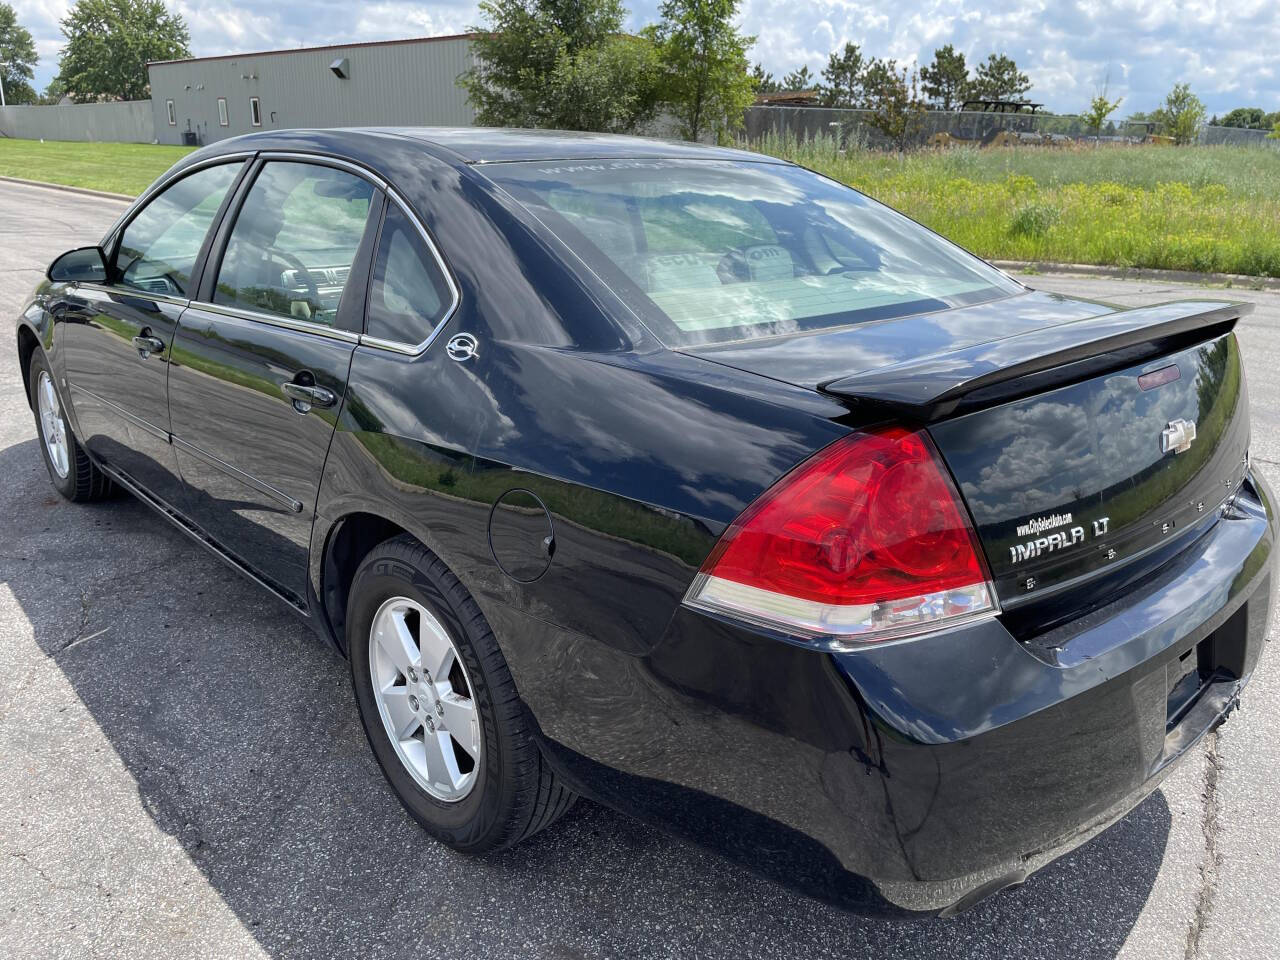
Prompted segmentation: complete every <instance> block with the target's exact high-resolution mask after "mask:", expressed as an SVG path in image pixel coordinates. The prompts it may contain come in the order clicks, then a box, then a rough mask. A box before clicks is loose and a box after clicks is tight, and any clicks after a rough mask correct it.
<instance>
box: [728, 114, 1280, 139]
mask: <svg viewBox="0 0 1280 960" xmlns="http://www.w3.org/2000/svg"><path fill="white" fill-rule="evenodd" d="M912 126H913V129H911V130H910V132H909V135H908V136H906V137H905V138H904V139H905V143H904V144H903V145H904V146H911V147H920V146H929V145H932V146H949V145H953V144H974V145H978V146H992V145H1000V144H1020V143H1022V144H1040V145H1054V144H1066V143H1070V142H1072V141H1076V140H1101V141H1109V142H1118V143H1143V142H1146V141H1150V140H1152V139H1153V136H1154V138H1155V140H1156V142H1163V143H1168V142H1169V140H1168V138H1167V137H1160V136H1158V134H1157V131H1156V130H1155V129H1154V125H1153V124H1149V123H1130V122H1128V121H1123V120H1121V121H1112V122H1108V123H1106V124H1104V125H1103V127H1102V130H1101V132H1100V133H1098V132H1095V131H1094V130H1093V128H1092V127H1090V126H1089V125H1088V124H1086V123H1085V121H1084V120H1083V119H1082V118H1080V117H1072V116H1061V115H1056V114H1040V113H1000V112H984V111H948V110H928V111H926V112H925V113H923V114H921V115H920V116H919V117H918V122H916V123H914V124H913V125H912ZM745 133H746V139H747V140H748V141H756V140H760V139H762V138H764V137H766V136H777V137H783V138H790V139H796V140H812V139H814V138H815V137H820V136H821V137H832V138H838V139H839V141H840V143H841V145H843V146H850V145H862V146H867V147H873V148H889V147H895V146H898V144H897V143H895V142H894V141H893V140H892V139H891V138H889V137H888V136H886V135H885V134H884V132H883V131H881V130H880V128H879V127H877V126H876V124H875V123H874V122H873V115H872V112H871V111H870V110H845V109H836V108H831V107H783V106H760V107H749V108H748V109H747V114H746V131H745ZM1198 142H1199V143H1204V144H1235V145H1248V146H1268V147H1280V140H1268V139H1266V133H1265V132H1263V131H1261V130H1241V129H1237V128H1234V127H1209V126H1206V127H1204V128H1202V129H1201V132H1200V137H1199V140H1198Z"/></svg>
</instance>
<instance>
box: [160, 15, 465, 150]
mask: <svg viewBox="0 0 1280 960" xmlns="http://www.w3.org/2000/svg"><path fill="white" fill-rule="evenodd" d="M471 63H472V60H471V42H470V36H469V35H466V34H464V35H461V36H453V37H430V38H426V39H419V40H388V41H382V42H377V43H353V44H345V45H341V46H328V47H304V48H302V49H298V50H276V51H271V52H268V53H240V54H231V55H228V56H222V57H198V58H195V59H191V60H165V61H159V62H156V63H152V64H149V65H148V67H147V69H148V71H149V73H150V77H151V107H152V110H153V111H154V113H155V126H156V139H157V140H159V142H160V143H174V144H180V143H183V142H195V143H200V144H204V143H212V142H213V141H215V140H223V139H225V138H227V137H234V136H238V135H240V134H242V133H250V132H252V131H254V130H270V129H276V130H278V129H284V128H288V127H354V126H407V125H412V126H427V125H447V126H469V125H470V124H472V123H473V122H474V121H475V111H474V110H472V109H471V107H470V106H469V105H468V104H467V98H466V94H465V93H464V92H463V91H462V89H461V88H459V87H458V85H457V83H456V82H455V80H456V78H457V76H458V74H460V73H462V72H463V71H464V70H466V69H467V68H468V67H470V66H471Z"/></svg>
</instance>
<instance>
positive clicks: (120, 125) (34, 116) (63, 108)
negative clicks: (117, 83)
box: [0, 100, 155, 143]
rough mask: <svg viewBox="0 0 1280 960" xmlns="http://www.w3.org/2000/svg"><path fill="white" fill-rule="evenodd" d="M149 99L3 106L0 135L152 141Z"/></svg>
mask: <svg viewBox="0 0 1280 960" xmlns="http://www.w3.org/2000/svg"><path fill="white" fill-rule="evenodd" d="M151 114H152V110H151V102H150V101H149V100H130V101H124V102H119V103H84V104H60V105H58V106H17V107H15V106H7V107H0V136H6V137H17V138H19V139H22V140H91V141H98V140H107V141H115V142H118V143H150V142H151V141H152V139H153V138H154V137H155V130H154V128H153V126H152V116H151Z"/></svg>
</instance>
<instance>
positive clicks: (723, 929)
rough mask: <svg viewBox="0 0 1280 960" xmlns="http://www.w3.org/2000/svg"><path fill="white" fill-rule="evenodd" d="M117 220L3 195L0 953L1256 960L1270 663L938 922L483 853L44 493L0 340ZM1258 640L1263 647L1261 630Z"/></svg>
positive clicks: (136, 512)
mask: <svg viewBox="0 0 1280 960" xmlns="http://www.w3.org/2000/svg"><path fill="white" fill-rule="evenodd" d="M120 209H121V206H120V205H119V204H116V203H112V202H110V201H105V200H101V199H97V198H91V197H85V196H79V195H75V194H69V193H62V192H57V191H52V190H45V189H40V188H31V187H21V186H16V185H12V184H0V478H2V481H3V482H0V663H3V664H4V667H5V669H4V670H3V671H0V956H12V957H30V958H45V957H68V958H79V957H95V956H108V957H119V956H129V957H164V958H170V957H211V958H219V960H229V958H241V957H320V956H362V957H365V956H387V957H393V956H405V957H408V956H413V957H434V956H449V957H451V958H461V957H472V956H475V957H482V956H494V957H506V956H511V955H521V956H550V957H559V958H580V957H621V956H626V957H666V956H690V955H693V956H706V957H735V958H742V957H770V958H777V957H805V958H814V957H822V956H842V957H843V956H850V955H852V956H858V957H871V956H875V957H901V958H908V957H919V958H924V957H937V956H946V957H948V958H952V957H974V958H977V957H984V958H986V957H1002V958H1003V957H1016V958H1068V957H1070V958H1075V957H1086V958H1111V957H1124V958H1144V960H1145V958H1151V960H1155V958H1161V960H1164V958H1173V957H1185V958H1188V960H1191V958H1222V960H1227V958H1241V960H1244V958H1250V960H1252V958H1267V957H1280V910H1277V909H1276V906H1277V902H1276V901H1277V893H1276V864H1277V863H1280V789H1278V787H1280V762H1278V761H1280V746H1278V745H1277V744H1278V741H1277V737H1276V735H1275V732H1276V729H1277V725H1278V724H1277V721H1278V720H1280V698H1278V697H1277V691H1278V689H1280V662H1277V659H1278V658H1277V654H1276V652H1275V651H1270V650H1269V651H1266V652H1265V654H1264V657H1263V659H1262V663H1261V666H1260V667H1259V669H1258V671H1257V673H1256V675H1255V677H1254V679H1253V682H1252V683H1251V684H1250V686H1249V687H1248V689H1247V690H1246V691H1245V694H1244V698H1243V704H1242V709H1241V710H1240V711H1239V712H1237V713H1236V714H1235V715H1233V716H1232V718H1231V719H1230V720H1229V721H1228V723H1227V724H1226V725H1225V726H1224V727H1223V728H1222V729H1221V730H1220V731H1219V732H1218V733H1217V734H1215V735H1213V736H1211V737H1208V738H1206V740H1205V742H1204V743H1202V744H1201V745H1200V746H1199V747H1197V748H1195V750H1194V751H1193V752H1192V754H1191V755H1190V756H1189V757H1188V758H1187V759H1186V761H1185V762H1184V763H1183V764H1182V765H1181V767H1180V768H1179V769H1178V770H1177V771H1176V772H1175V773H1174V774H1173V775H1172V776H1171V777H1170V779H1168V780H1167V781H1166V782H1165V784H1164V785H1163V787H1162V788H1161V789H1160V790H1159V791H1157V792H1156V793H1155V794H1154V795H1152V797H1151V798H1149V799H1148V800H1147V801H1146V802H1145V803H1144V804H1142V805H1141V806H1140V807H1139V808H1138V809H1136V810H1135V811H1134V812H1133V813H1131V814H1130V815H1129V816H1128V817H1126V818H1125V819H1124V820H1123V821H1121V822H1120V823H1119V824H1117V825H1116V826H1114V827H1113V828H1111V829H1110V830H1108V831H1106V832H1105V833H1103V834H1102V835H1101V836H1099V837H1098V838H1096V839H1095V840H1093V841H1092V842H1090V843H1088V844H1086V845H1085V846H1084V847H1082V848H1081V849H1079V850H1077V851H1076V852H1074V853H1073V854H1071V855H1069V856H1067V857H1065V858H1063V859H1062V860H1060V861H1058V862H1057V863H1054V864H1052V865H1051V866H1049V867H1047V868H1046V869H1044V870H1043V871H1041V872H1040V873H1038V874H1037V875H1035V876H1034V877H1032V878H1031V880H1029V881H1028V882H1027V883H1026V884H1025V885H1024V886H1023V887H1021V888H1019V889H1016V890H1011V891H1008V892H1006V893H1004V894H1001V895H999V896H997V897H995V898H993V899H991V900H988V901H986V902H985V903H983V904H981V905H979V906H978V907H977V908H976V909H974V910H973V911H971V912H969V913H967V914H965V915H963V916H961V917H959V918H956V919H954V920H950V921H938V920H926V921H915V922H905V923H903V922H892V923H890V922H877V921H867V920H863V919H860V918H858V917H851V916H848V915H845V914H842V913H839V912H837V911H835V910H833V909H831V908H829V907H826V906H823V905H821V904H818V903H816V902H814V901H811V900H807V899H804V898H801V897H798V896H796V895H795V894H792V893H790V892H788V891H786V890H783V889H781V888H780V887H778V886H777V885H775V884H773V883H771V882H769V881H767V880H763V879H760V878H757V877H755V876H753V875H751V874H748V873H745V872H744V871H742V870H740V869H739V868H737V867H735V866H732V865H730V864H728V863H725V862H723V861H721V860H719V859H717V858H716V857H715V856H713V855H711V854H708V853H705V852H703V851H701V850H698V849H696V848H693V847H690V846H688V845H685V844H683V843H680V842H678V841H676V840H672V839H670V838H668V837H666V836H664V835H663V834H661V833H659V832H657V831H655V830H653V829H651V828H649V827H646V826H642V825H640V824H637V823H635V822H633V821H630V820H628V819H626V818H624V817H621V816H619V815H616V814H614V813H611V812H610V811H607V810H604V809H601V808H599V807H596V806H594V805H592V804H589V803H585V802H584V803H580V804H578V806H577V807H576V808H575V809H574V810H573V811H572V812H571V813H570V814H569V815H568V816H567V817H566V818H565V819H564V820H563V821H562V822H561V823H559V824H557V825H556V826H555V827H554V828H552V829H551V830H549V831H547V832H545V833H544V834H542V835H540V836H538V837H536V838H534V839H533V840H532V841H531V842H529V843H527V844H524V845H522V846H520V847H518V848H517V849H515V850H512V851H509V852H507V853H505V854H502V855H500V856H496V857H491V858H488V859H486V860H483V861H478V860H472V859H468V858H466V857H462V856H460V855H458V854H455V853H453V852H451V851H449V850H447V849H445V848H443V847H441V846H439V845H438V844H436V843H435V842H434V841H432V840H430V839H429V838H427V837H426V836H425V835H424V834H423V833H422V832H421V831H420V830H418V829H417V828H416V827H415V826H414V825H413V824H412V823H411V822H410V821H409V819H408V817H407V816H406V815H405V814H404V812H403V811H402V809H401V808H400V806H399V804H398V803H396V801H395V800H394V798H393V797H392V796H391V794H390V793H389V792H388V790H387V789H386V788H385V787H384V785H383V782H382V778H381V776H380V774H379V772H378V770H377V768H376V765H375V764H374V762H373V760H372V758H371V757H370V755H369V753H368V749H367V746H366V744H365V742H364V735H363V733H362V732H361V730H360V726H359V721H358V719H357V717H356V713H355V710H354V707H353V704H352V698H351V694H350V688H349V681H348V677H347V672H346V667H345V665H344V664H343V663H341V662H340V661H339V660H338V658H337V657H336V656H334V655H333V654H331V653H330V652H329V651H328V650H327V649H326V648H325V647H324V646H322V645H321V643H320V642H319V641H318V640H317V639H315V638H314V637H313V636H312V635H311V634H310V633H309V632H308V630H307V628H306V627H305V626H303V625H302V624H301V623H300V622H299V621H298V620H297V619H296V618H295V617H294V616H293V615H292V614H290V613H289V612H288V611H287V610H286V609H285V608H283V607H282V606H281V605H279V604H278V603H277V602H276V601H274V600H272V599H271V598H270V597H268V596H267V595H265V594H264V593H262V591H261V590H259V589H258V588H257V587H255V586H254V585H252V584H250V583H249V582H247V581H245V580H244V579H242V578H241V577H240V576H238V575H237V574H236V573H234V572H233V571H231V570H230V569H228V568H226V567H225V566H223V565H222V564H221V563H220V562H219V561H217V560H216V559H214V558H213V557H211V556H209V555H208V554H207V553H205V552H204V551H203V550H202V549H201V548H200V547H199V546H197V545H195V544H194V543H191V542H190V541H188V540H186V539H185V538H184V537H183V536H182V535H181V534H179V533H178V532H176V531H175V530H173V529H172V528H171V527H170V526H169V525H168V524H167V523H166V522H165V521H164V520H162V519H161V518H159V517H158V516H156V515H154V514H152V513H151V512H150V511H149V510H147V508H145V507H143V506H142V505H141V504H139V503H136V502H134V501H132V500H130V499H127V498H126V499H121V500H116V501H112V502H108V503H106V504H100V505H93V506H74V505H71V504H67V503H65V502H63V501H62V500H61V499H59V498H58V497H57V495H56V494H55V493H54V492H53V489H52V488H51V487H50V485H49V483H48V480H47V477H46V474H45V471H44V467H43V465H42V463H41V461H40V455H39V451H38V449H37V447H36V440H35V430H34V424H33V421H32V417H31V415H30V412H29V410H28V409H27V407H26V404H25V402H24V398H23V397H22V393H21V388H20V378H19V374H18V371H17V368H16V364H15V358H14V353H13V350H12V346H11V344H12V342H13V318H14V316H15V314H16V313H17V311H18V310H19V309H20V308H21V306H22V304H23V298H24V297H25V296H26V294H27V293H28V291H29V290H30V289H31V288H32V287H33V286H34V284H35V283H36V282H37V280H38V279H39V277H40V274H41V271H42V270H43V268H44V266H45V265H46V264H47V263H48V261H49V260H51V259H52V258H53V256H54V255H55V254H57V253H59V252H61V251H62V250H63V249H66V248H68V247H71V246H76V245H81V244H83V243H88V242H93V241H94V240H96V239H97V238H98V237H100V236H101V234H102V233H103V232H104V230H105V228H106V226H107V225H108V224H109V223H110V222H111V220H113V219H114V217H115V216H116V215H117V213H118V212H119V211H120ZM1023 279H1024V280H1025V281H1026V282H1028V283H1029V284H1030V285H1032V286H1038V287H1041V288H1043V289H1049V290H1058V291H1061V292H1064V293H1073V294H1077V295H1082V296H1092V297H1096V298H1099V299H1107V300H1113V301H1117V302H1123V303H1132V304H1137V303H1152V302H1159V301H1162V300H1169V299H1174V298H1177V297H1197V296H1205V295H1208V296H1214V297H1218V296H1239V297H1243V298H1247V299H1250V300H1253V301H1255V302H1257V303H1258V305H1259V308H1258V312H1257V313H1256V314H1255V315H1254V316H1253V317H1252V318H1250V319H1249V320H1248V321H1246V322H1245V323H1244V324H1243V325H1242V326H1241V328H1240V338H1241V342H1242V344H1243V347H1244V355H1245V361H1246V368H1247V373H1248V380H1249V390H1250V394H1251V399H1252V409H1253V418H1254V419H1253V422H1254V439H1253V454H1254V459H1255V462H1258V463H1260V464H1261V468H1262V469H1263V471H1264V472H1266V473H1267V474H1268V476H1269V478H1270V479H1271V481H1272V483H1273V484H1278V485H1280V373H1278V372H1277V371H1280V294H1278V293H1255V292H1248V291H1221V290H1215V291H1205V290H1204V289H1203V288H1196V287H1185V286H1176V285H1172V284H1161V283H1158V282H1151V281H1146V282H1141V283H1135V282H1126V281H1117V280H1106V279H1095V278H1088V279H1084V278H1073V277H1065V276H1034V277H1024V278H1023ZM1274 633H1275V630H1274V629H1273V636H1274Z"/></svg>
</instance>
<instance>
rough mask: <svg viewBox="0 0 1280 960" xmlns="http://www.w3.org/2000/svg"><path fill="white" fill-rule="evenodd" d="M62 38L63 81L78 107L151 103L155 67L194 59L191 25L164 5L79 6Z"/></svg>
mask: <svg viewBox="0 0 1280 960" xmlns="http://www.w3.org/2000/svg"><path fill="white" fill-rule="evenodd" d="M62 34H63V36H65V37H66V38H67V44H66V46H64V47H63V48H62V54H61V57H60V59H59V61H58V80H59V82H60V83H61V84H62V85H63V88H64V89H65V90H66V92H67V94H68V95H70V97H71V98H72V99H73V100H75V101H76V102H77V103H86V102H91V101H94V100H145V99H146V98H147V97H148V96H149V94H150V82H149V81H148V79H147V63H148V62H149V61H152V60H176V59H179V58H181V57H189V56H191V48H190V46H189V44H190V42H191V36H190V34H188V33H187V24H186V21H184V20H183V19H182V15H181V14H178V13H171V12H170V11H169V10H168V9H167V8H166V7H165V5H164V4H163V3H162V2H161V0H77V2H76V4H75V6H73V7H72V8H71V9H70V10H69V11H68V12H67V16H66V18H65V19H64V20H63V21H62Z"/></svg>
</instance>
